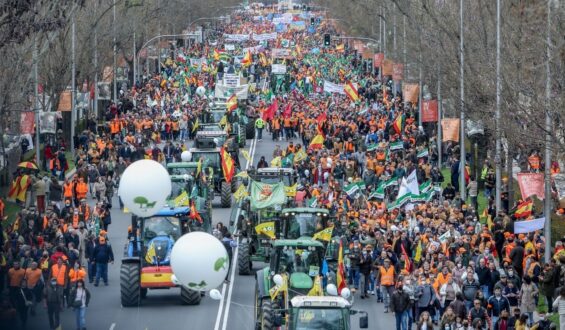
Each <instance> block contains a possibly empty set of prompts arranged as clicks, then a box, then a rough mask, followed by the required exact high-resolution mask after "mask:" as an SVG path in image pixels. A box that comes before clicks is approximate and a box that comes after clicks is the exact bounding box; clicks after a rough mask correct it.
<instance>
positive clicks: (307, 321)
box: [294, 308, 347, 330]
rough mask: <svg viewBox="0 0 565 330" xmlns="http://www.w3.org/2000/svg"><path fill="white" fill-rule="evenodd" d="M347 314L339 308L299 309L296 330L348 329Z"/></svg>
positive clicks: (295, 319) (296, 317)
mask: <svg viewBox="0 0 565 330" xmlns="http://www.w3.org/2000/svg"><path fill="white" fill-rule="evenodd" d="M346 312H347V311H346V310H344V309H339V308H325V309H323V308H299V309H298V313H296V315H295V317H294V321H295V323H296V330H314V329H325V330H341V329H347V328H346V323H347V320H346V318H345V313H346Z"/></svg>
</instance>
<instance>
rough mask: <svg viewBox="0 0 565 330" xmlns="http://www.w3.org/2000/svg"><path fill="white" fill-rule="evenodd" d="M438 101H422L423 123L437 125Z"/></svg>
mask: <svg viewBox="0 0 565 330" xmlns="http://www.w3.org/2000/svg"><path fill="white" fill-rule="evenodd" d="M437 106H438V105H437V100H425V101H422V122H423V123H432V122H433V123H435V122H436V121H437V119H438V112H437V110H438V108H437Z"/></svg>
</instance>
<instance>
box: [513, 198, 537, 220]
mask: <svg viewBox="0 0 565 330" xmlns="http://www.w3.org/2000/svg"><path fill="white" fill-rule="evenodd" d="M533 206H534V202H533V201H532V200H527V201H525V202H522V203H520V204H519V205H518V207H516V211H515V212H514V216H515V217H516V218H518V219H519V218H527V217H529V216H530V215H532V208H533Z"/></svg>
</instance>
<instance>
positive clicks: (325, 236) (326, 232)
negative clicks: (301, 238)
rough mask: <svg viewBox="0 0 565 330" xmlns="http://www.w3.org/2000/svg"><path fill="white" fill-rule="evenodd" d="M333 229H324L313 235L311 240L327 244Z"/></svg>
mask: <svg viewBox="0 0 565 330" xmlns="http://www.w3.org/2000/svg"><path fill="white" fill-rule="evenodd" d="M333 230H334V227H333V226H332V227H328V228H326V229H322V230H320V231H319V232H317V233H315V234H314V236H312V238H313V239H317V240H320V241H326V242H329V241H331V239H332V233H333Z"/></svg>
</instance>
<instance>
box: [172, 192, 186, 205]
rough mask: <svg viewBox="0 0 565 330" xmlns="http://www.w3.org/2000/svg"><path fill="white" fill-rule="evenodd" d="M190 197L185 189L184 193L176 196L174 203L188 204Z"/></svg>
mask: <svg viewBox="0 0 565 330" xmlns="http://www.w3.org/2000/svg"><path fill="white" fill-rule="evenodd" d="M189 202H190V199H189V197H188V193H187V192H186V191H183V192H182V194H180V195H178V196H177V197H175V200H174V203H175V206H188V204H189Z"/></svg>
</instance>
